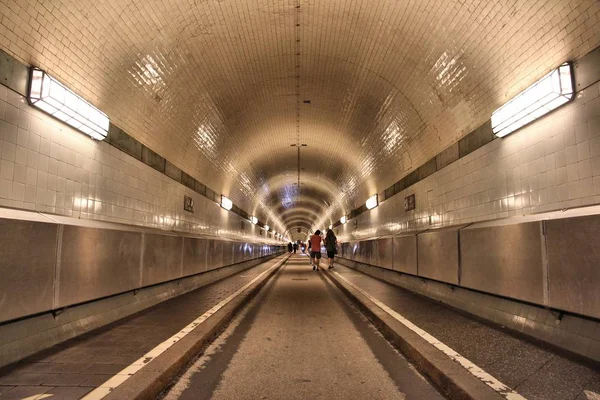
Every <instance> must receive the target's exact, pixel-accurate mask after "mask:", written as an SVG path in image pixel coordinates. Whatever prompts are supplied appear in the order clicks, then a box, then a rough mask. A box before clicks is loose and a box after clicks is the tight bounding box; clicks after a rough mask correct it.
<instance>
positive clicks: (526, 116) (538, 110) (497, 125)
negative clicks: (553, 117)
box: [492, 63, 573, 137]
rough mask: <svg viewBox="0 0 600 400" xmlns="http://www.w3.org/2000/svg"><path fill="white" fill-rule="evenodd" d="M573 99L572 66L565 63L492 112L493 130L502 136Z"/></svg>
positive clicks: (498, 135)
mask: <svg viewBox="0 0 600 400" xmlns="http://www.w3.org/2000/svg"><path fill="white" fill-rule="evenodd" d="M572 99H573V77H572V70H571V64H568V63H565V64H563V65H561V66H560V67H558V68H557V69H555V70H554V71H552V72H550V73H549V74H548V75H546V76H544V77H543V78H542V79H540V80H539V81H537V82H536V83H534V84H533V85H531V86H530V87H528V88H527V89H525V90H524V91H523V92H521V93H520V94H519V95H517V96H516V97H515V98H514V99H512V100H510V101H509V102H508V103H506V104H505V105H503V106H502V107H500V108H498V109H497V110H496V111H494V112H493V113H492V130H493V131H494V134H495V135H496V136H497V137H504V136H506V135H508V134H510V133H512V132H514V131H516V130H517V129H520V128H521V127H523V126H525V125H527V124H529V123H531V122H533V121H535V120H536V119H538V118H540V117H542V116H544V115H546V114H548V113H549V112H551V111H553V110H555V109H557V108H558V107H560V106H562V105H563V104H565V103H568V102H569V101H571V100H572Z"/></svg>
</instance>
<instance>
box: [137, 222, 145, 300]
mask: <svg viewBox="0 0 600 400" xmlns="http://www.w3.org/2000/svg"><path fill="white" fill-rule="evenodd" d="M145 246H146V234H145V233H144V232H142V238H141V240H140V277H139V279H140V280H139V283H138V289H139V288H141V287H142V284H143V283H144V276H143V275H144V247H145Z"/></svg>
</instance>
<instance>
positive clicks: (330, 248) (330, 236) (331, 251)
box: [325, 229, 337, 269]
mask: <svg viewBox="0 0 600 400" xmlns="http://www.w3.org/2000/svg"><path fill="white" fill-rule="evenodd" d="M325 250H326V251H327V258H328V259H329V269H332V268H333V259H334V257H335V255H336V254H337V238H336V237H335V235H334V233H333V230H331V229H329V230H328V231H327V235H325Z"/></svg>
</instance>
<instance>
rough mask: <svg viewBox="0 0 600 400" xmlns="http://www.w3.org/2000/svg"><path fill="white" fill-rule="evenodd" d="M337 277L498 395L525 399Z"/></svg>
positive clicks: (511, 399) (382, 304) (359, 289)
mask: <svg viewBox="0 0 600 400" xmlns="http://www.w3.org/2000/svg"><path fill="white" fill-rule="evenodd" d="M333 273H334V274H335V275H336V276H337V277H338V278H339V279H341V280H342V281H344V282H345V283H346V284H347V285H349V286H351V287H352V288H354V290H356V291H358V292H359V293H360V294H362V295H363V296H365V297H366V298H368V299H369V300H370V301H372V302H373V303H375V305H376V306H377V307H379V308H381V309H382V310H383V311H385V312H386V313H387V314H389V315H390V316H391V317H393V318H394V319H395V320H397V321H398V322H400V323H401V324H402V325H404V326H406V327H407V328H408V329H410V330H411V331H413V332H414V333H416V334H417V335H419V336H420V337H421V338H423V339H425V340H426V341H427V342H428V343H429V344H431V345H433V346H434V347H435V348H436V349H438V350H440V351H441V352H442V353H444V354H445V355H447V356H448V357H450V358H451V359H452V360H453V361H456V362H457V363H458V364H460V365H461V366H462V367H464V368H465V369H466V370H467V371H469V372H470V373H471V374H473V375H474V376H475V377H476V378H477V379H479V380H480V381H482V382H483V383H485V384H486V385H488V386H489V387H490V388H492V389H494V390H495V391H496V392H498V393H499V394H500V395H502V396H503V397H505V398H506V399H509V400H527V399H525V397H523V396H521V395H520V394H519V393H517V392H515V391H514V390H512V389H511V388H510V387H508V386H506V385H505V384H504V383H502V382H500V381H499V380H498V379H496V378H494V377H493V376H492V375H490V374H488V373H487V372H485V371H484V370H483V369H481V368H480V367H478V366H477V365H475V364H474V363H473V362H471V361H469V360H468V359H466V358H465V357H463V356H461V355H460V354H458V353H457V352H456V351H454V350H453V349H452V348H450V347H449V346H447V345H445V344H444V343H442V342H441V341H439V340H438V339H436V338H435V337H433V336H432V335H430V334H429V333H427V332H425V331H424V330H423V329H421V328H419V327H418V326H416V325H415V324H413V323H412V322H410V321H409V320H408V319H406V318H404V317H403V316H402V315H401V314H399V313H397V312H396V311H394V310H392V309H391V308H390V307H388V306H387V305H385V304H384V303H382V302H381V301H379V300H377V299H376V298H375V297H373V296H371V295H370V294H369V293H368V292H366V291H364V290H362V289H361V288H359V287H358V286H356V285H355V284H353V283H352V282H350V281H349V280H347V279H346V278H344V277H343V276H342V275H341V274H340V273H339V272H335V271H334V272H333Z"/></svg>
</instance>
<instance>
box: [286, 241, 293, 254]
mask: <svg viewBox="0 0 600 400" xmlns="http://www.w3.org/2000/svg"><path fill="white" fill-rule="evenodd" d="M287 248H288V253H291V252H292V243H291V242H290V243H288V246H287Z"/></svg>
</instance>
